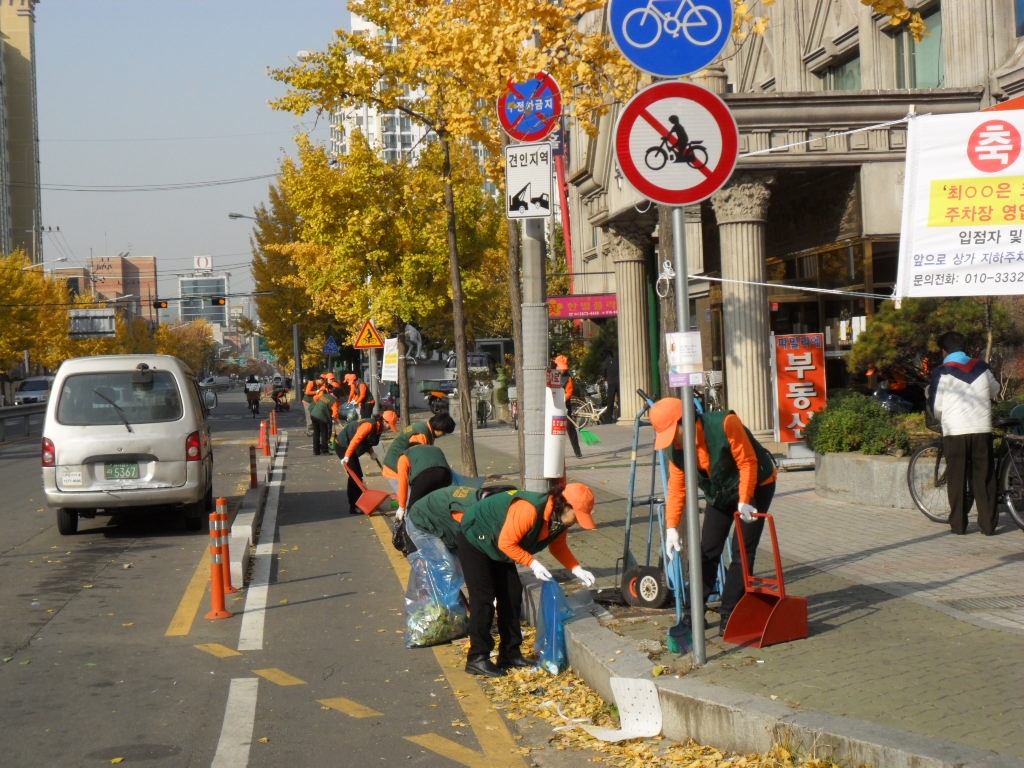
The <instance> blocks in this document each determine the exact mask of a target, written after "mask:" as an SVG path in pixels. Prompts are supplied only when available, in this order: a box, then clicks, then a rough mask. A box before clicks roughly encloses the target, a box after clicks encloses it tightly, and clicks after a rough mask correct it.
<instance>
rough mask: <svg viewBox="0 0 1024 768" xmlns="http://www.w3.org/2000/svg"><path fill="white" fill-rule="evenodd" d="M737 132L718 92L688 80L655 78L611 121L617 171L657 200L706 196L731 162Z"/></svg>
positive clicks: (678, 202) (697, 199) (682, 200)
mask: <svg viewBox="0 0 1024 768" xmlns="http://www.w3.org/2000/svg"><path fill="white" fill-rule="evenodd" d="M738 148H739V132H738V131H737V129H736V121H735V119H734V118H733V116H732V113H731V112H730V111H729V108H728V107H727V106H726V104H725V102H724V101H722V100H721V99H720V98H718V96H716V95H715V94H713V93H712V92H711V91H709V90H707V89H706V88H701V87H700V86H699V85H693V84H692V83H684V82H680V81H672V82H665V83H655V84H654V85H651V86H648V87H647V88H644V89H643V90H642V91H640V92H639V93H637V94H636V95H635V96H634V97H633V98H632V99H630V100H629V101H628V102H627V103H626V106H625V107H624V108H623V110H622V114H621V115H620V116H619V120H618V123H617V124H616V127H615V155H616V158H617V159H618V162H619V167H620V168H621V169H622V174H623V175H624V176H625V177H626V178H627V179H628V180H629V183H630V184H632V185H633V186H634V187H635V188H636V190H637V191H638V192H640V193H641V194H642V195H644V196H645V197H647V198H649V199H651V200H654V201H655V202H657V203H664V204H666V205H687V204H689V203H697V202H700V201H701V200H705V199H707V198H709V197H711V195H712V194H714V193H715V192H716V191H717V190H718V189H720V188H721V186H722V185H723V184H725V182H726V181H728V180H729V177H730V176H731V175H732V172H733V169H734V168H735V167H736V159H737V155H738Z"/></svg>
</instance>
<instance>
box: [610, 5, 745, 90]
mask: <svg viewBox="0 0 1024 768" xmlns="http://www.w3.org/2000/svg"><path fill="white" fill-rule="evenodd" d="M732 23H733V0H609V2H608V29H609V31H610V32H611V34H612V38H613V39H614V40H615V44H616V45H617V46H618V48H619V50H620V51H622V55H623V56H625V57H626V58H627V59H629V60H630V62H632V63H633V65H634V66H637V67H639V68H640V69H642V70H644V71H645V72H650V73H651V74H652V75H658V76H659V77H682V76H683V75H688V74H690V73H692V72H696V71H697V70H700V69H703V68H704V67H706V66H707V65H708V64H710V63H711V62H712V61H714V60H715V59H716V58H717V57H718V54H719V53H721V51H722V48H724V47H725V44H726V42H727V41H728V40H729V35H730V33H731V32H732Z"/></svg>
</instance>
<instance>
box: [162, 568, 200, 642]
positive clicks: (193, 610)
mask: <svg viewBox="0 0 1024 768" xmlns="http://www.w3.org/2000/svg"><path fill="white" fill-rule="evenodd" d="M209 581H210V553H209V550H208V549H206V548H204V549H203V555H202V557H200V558H199V565H197V566H196V569H195V571H194V572H193V573H192V579H191V580H190V581H189V583H188V586H187V587H185V594H183V595H182V596H181V601H180V602H179V603H178V610H176V611H175V612H174V616H173V617H172V618H171V623H170V626H168V627H167V631H166V632H165V633H164V635H165V636H166V637H184V636H185V635H187V634H188V633H189V632H191V631H192V622H194V621H195V619H196V614H197V613H199V605H200V603H202V602H203V595H204V594H205V593H206V584H207V582H209Z"/></svg>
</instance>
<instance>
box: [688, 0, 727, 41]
mask: <svg viewBox="0 0 1024 768" xmlns="http://www.w3.org/2000/svg"><path fill="white" fill-rule="evenodd" d="M680 25H681V26H682V28H683V34H684V35H686V39H687V40H689V41H690V42H691V43H693V44H694V45H710V44H711V43H713V42H715V40H717V39H718V36H719V35H721V34H722V17H721V16H719V15H718V11H716V10H715V9H714V8H712V7H711V6H710V5H695V6H693V7H692V8H691V9H690V10H689V11H687V12H686V15H685V16H683V20H682V22H680Z"/></svg>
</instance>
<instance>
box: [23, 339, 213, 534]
mask: <svg viewBox="0 0 1024 768" xmlns="http://www.w3.org/2000/svg"><path fill="white" fill-rule="evenodd" d="M216 404H217V394H216V393H215V392H213V391H212V390H207V391H205V392H203V391H201V390H200V389H199V385H198V382H197V381H196V377H195V375H194V374H193V373H192V371H191V370H190V369H189V368H188V366H187V365H185V363H183V362H182V361H181V360H179V359H178V358H176V357H172V356H171V355H98V356H95V357H79V358H72V359H70V360H66V361H65V362H64V363H63V364H62V365H61V366H60V368H59V369H58V370H57V375H56V378H55V381H54V385H53V396H52V397H51V398H50V401H49V403H48V404H47V407H46V418H45V421H44V424H43V440H42V466H43V495H44V497H45V499H46V504H47V506H49V507H50V508H52V509H54V510H56V514H57V529H58V530H59V531H60V533H61V534H64V535H70V534H73V533H76V532H77V530H78V520H79V518H81V517H85V518H91V517H95V516H96V515H97V514H108V515H112V514H115V513H122V512H127V511H142V512H146V513H152V512H154V511H158V510H159V511H167V512H176V513H178V514H183V515H184V518H185V525H186V528H187V529H189V530H201V529H202V528H203V524H204V522H205V521H206V520H207V519H208V516H209V513H210V511H211V509H212V508H213V446H212V442H211V440H210V425H209V422H208V420H207V416H208V414H209V410H210V409H211V408H213V407H215V406H216Z"/></svg>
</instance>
